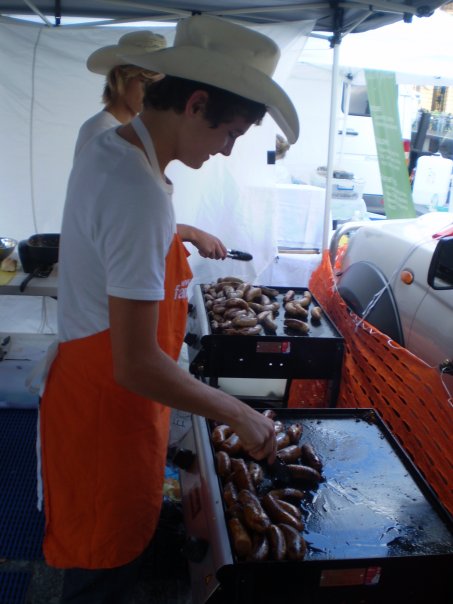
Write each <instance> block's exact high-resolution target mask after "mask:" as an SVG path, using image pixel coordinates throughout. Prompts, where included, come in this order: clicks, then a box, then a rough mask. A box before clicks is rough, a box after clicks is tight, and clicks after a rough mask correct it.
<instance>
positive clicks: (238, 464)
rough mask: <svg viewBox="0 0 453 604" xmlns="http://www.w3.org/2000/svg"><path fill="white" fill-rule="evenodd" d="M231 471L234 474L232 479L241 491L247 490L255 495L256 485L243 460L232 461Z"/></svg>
mask: <svg viewBox="0 0 453 604" xmlns="http://www.w3.org/2000/svg"><path fill="white" fill-rule="evenodd" d="M231 469H232V471H233V473H232V474H231V478H232V480H233V482H234V484H235V486H236V487H237V489H238V490H239V491H242V489H246V490H247V491H250V492H251V493H255V485H254V484H253V481H252V478H251V476H250V474H249V472H248V470H247V465H246V463H245V461H244V460H243V459H242V458H239V459H232V460H231Z"/></svg>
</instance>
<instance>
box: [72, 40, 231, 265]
mask: <svg viewBox="0 0 453 604" xmlns="http://www.w3.org/2000/svg"><path fill="white" fill-rule="evenodd" d="M166 45H167V43H166V40H165V38H164V36H162V35H161V34H156V33H154V32H152V31H148V30H145V31H134V32H130V33H127V34H124V35H123V36H121V38H120V39H119V40H118V44H114V45H109V46H103V47H102V48H98V49H97V50H95V51H94V52H93V53H92V54H91V55H90V56H89V57H88V59H87V68H88V69H89V70H90V71H91V72H92V73H97V74H99V75H104V76H105V77H106V80H105V85H104V90H103V93H102V102H103V103H104V108H103V109H102V111H99V112H98V113H96V114H95V115H93V116H92V117H90V118H89V119H88V120H87V121H86V122H84V123H83V124H82V126H81V127H80V130H79V134H78V137H77V141H76V145H75V151H74V161H75V159H76V158H77V156H78V155H79V153H80V151H81V150H82V149H83V148H84V147H85V145H86V144H87V143H88V142H89V141H90V140H91V139H92V138H93V137H95V136H96V135H98V134H100V133H101V132H104V131H105V130H108V129H109V128H117V127H118V126H121V125H124V124H127V123H129V122H130V121H131V120H132V119H133V118H134V117H135V116H136V115H137V114H138V113H140V111H141V110H142V107H143V95H144V93H145V87H146V85H147V84H150V83H152V82H156V81H157V80H159V79H160V78H162V75H161V74H159V73H157V72H155V71H150V70H149V69H144V68H143V67H138V66H136V65H132V64H128V63H125V60H124V58H123V56H124V55H132V57H133V56H134V55H138V54H140V55H142V56H143V55H147V54H148V53H153V52H155V51H156V50H162V49H164V48H165V47H166ZM177 229H178V234H179V236H180V237H181V239H182V240H183V241H185V242H189V243H191V244H192V245H193V246H195V247H196V248H197V250H198V253H199V254H200V256H201V257H202V258H210V259H212V260H223V259H225V258H226V254H227V248H226V247H225V245H224V244H223V243H222V241H221V240H220V239H219V238H218V237H216V236H215V235H212V234H211V233H207V232H206V231H203V230H202V229H199V228H197V227H195V226H192V225H188V224H178V225H177Z"/></svg>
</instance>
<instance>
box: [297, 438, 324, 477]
mask: <svg viewBox="0 0 453 604" xmlns="http://www.w3.org/2000/svg"><path fill="white" fill-rule="evenodd" d="M301 457H302V461H303V462H304V463H305V464H307V466H310V468H314V469H315V470H317V471H318V472H321V471H322V461H321V460H320V459H319V457H318V456H317V455H316V452H315V450H314V449H313V447H312V445H311V444H310V443H304V444H303V445H302V447H301Z"/></svg>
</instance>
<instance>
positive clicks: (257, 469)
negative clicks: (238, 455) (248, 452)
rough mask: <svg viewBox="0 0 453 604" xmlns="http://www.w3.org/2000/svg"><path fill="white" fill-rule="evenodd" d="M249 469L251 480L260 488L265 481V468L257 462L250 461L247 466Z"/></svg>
mask: <svg viewBox="0 0 453 604" xmlns="http://www.w3.org/2000/svg"><path fill="white" fill-rule="evenodd" d="M247 469H248V471H249V474H250V478H251V479H252V481H253V484H254V485H255V486H256V487H257V486H259V485H260V484H261V483H262V482H263V480H264V471H263V468H262V467H261V466H260V464H259V463H257V462H256V461H249V463H248V464H247Z"/></svg>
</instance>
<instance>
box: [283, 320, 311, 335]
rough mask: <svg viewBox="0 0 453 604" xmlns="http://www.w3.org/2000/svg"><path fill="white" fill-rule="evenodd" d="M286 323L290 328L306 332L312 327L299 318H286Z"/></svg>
mask: <svg viewBox="0 0 453 604" xmlns="http://www.w3.org/2000/svg"><path fill="white" fill-rule="evenodd" d="M284 324H285V326H286V327H288V328H289V329H292V330H294V331H299V332H300V333H303V334H306V333H308V332H309V331H310V328H309V327H308V325H307V324H306V323H304V322H303V321H299V319H285V321H284Z"/></svg>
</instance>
